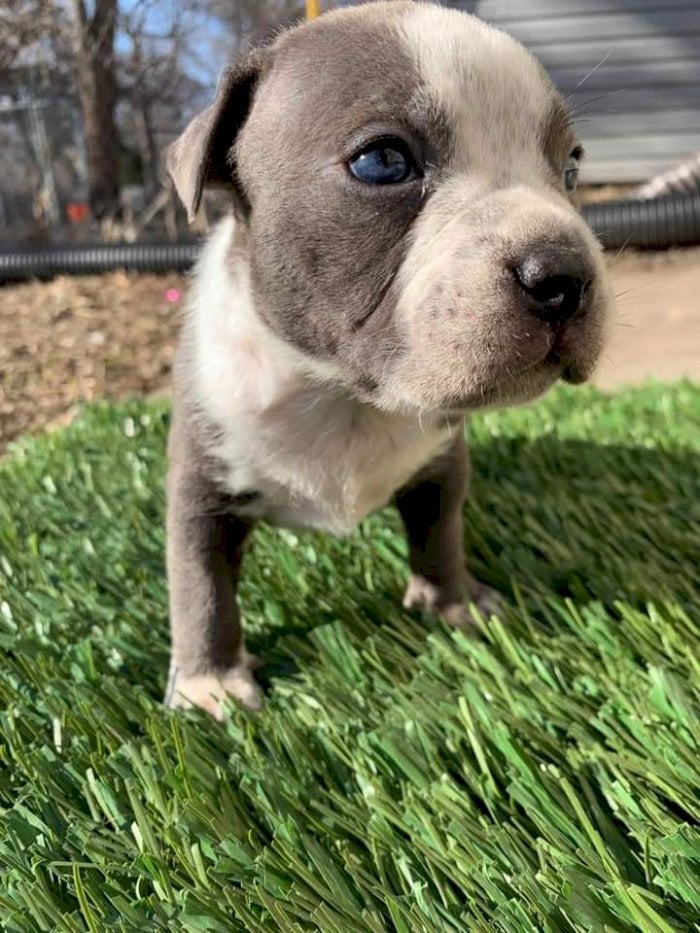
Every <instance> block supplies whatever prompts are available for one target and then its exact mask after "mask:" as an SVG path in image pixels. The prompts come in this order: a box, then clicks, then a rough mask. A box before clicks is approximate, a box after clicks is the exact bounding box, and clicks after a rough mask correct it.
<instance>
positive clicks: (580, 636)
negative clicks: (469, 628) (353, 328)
mask: <svg viewBox="0 0 700 933" xmlns="http://www.w3.org/2000/svg"><path fill="white" fill-rule="evenodd" d="M166 426H167V412H166V410H165V408H164V407H162V406H160V407H159V406H158V405H147V404H143V403H136V402H134V403H131V404H126V405H123V406H120V407H116V408H115V407H110V406H107V405H97V406H95V407H93V408H91V409H89V410H87V411H86V412H85V414H84V416H83V417H82V418H81V420H79V421H78V422H77V423H75V424H74V425H72V426H71V427H70V428H68V429H67V430H65V431H63V432H60V433H56V434H52V435H49V436H45V437H42V438H39V439H38V440H36V441H30V442H26V443H24V444H22V445H18V446H16V447H15V449H14V451H13V453H12V455H11V457H10V458H9V459H7V460H6V461H5V462H4V463H2V464H0V639H1V642H0V647H1V648H2V652H3V655H2V660H1V661H0V707H1V710H2V711H1V713H0V716H1V725H0V808H1V809H0V918H2V924H3V928H4V929H6V930H9V931H17V933H27V931H33V930H52V931H53V930H56V931H83V930H89V931H99V933H101V931H104V930H108V929H109V930H112V929H114V930H139V931H144V930H168V931H171V930H175V931H177V930H195V931H197V930H211V931H221V933H224V931H230V930H251V931H260V930H271V931H274V930H279V931H283V933H288V931H294V930H304V931H306V930H320V931H324V933H365V931H367V933H369V931H376V933H380V931H398V933H414V931H425V933H437V931H443V930H444V931H467V933H473V931H484V933H487V931H488V933H491V931H508V933H542V931H584V930H586V931H636V930H642V931H649V933H657V931H658V933H666V931H676V930H677V931H691V930H700V716H699V713H700V610H699V600H698V595H699V594H698V558H699V556H700V388H693V387H692V386H690V385H688V384H682V385H679V386H676V387H673V388H662V387H658V386H656V387H654V386H649V387H647V388H644V389H642V390H640V391H637V392H629V393H625V394H621V395H619V396H617V397H615V398H612V399H609V398H605V397H603V396H601V395H599V394H597V393H596V392H594V391H593V390H590V389H578V390H575V391H564V390H562V391H560V392H558V393H556V394H554V395H552V396H550V397H549V398H548V399H546V400H545V401H544V402H542V403H540V404H538V405H537V406H534V407H532V408H529V409H521V410H515V411H510V412H505V413H503V412H501V413H494V414H487V415H485V416H482V417H479V418H478V419H475V421H474V423H473V425H472V427H471V429H470V434H471V438H472V452H473V462H474V480H473V498H472V499H471V501H470V503H469V505H468V507H467V511H466V515H467V536H468V544H469V547H470V549H471V550H472V551H473V552H474V555H475V556H474V559H473V562H472V566H473V568H474V569H475V570H476V572H477V573H478V574H479V575H480V576H481V577H482V578H483V579H485V580H486V581H487V582H490V583H491V584H492V585H494V586H496V587H497V588H498V589H500V590H501V591H502V592H503V593H504V594H505V597H506V609H505V612H504V616H503V619H502V620H501V621H492V622H491V623H489V624H485V625H484V626H482V627H481V637H479V638H474V639H469V638H466V637H464V636H463V635H461V634H458V633H453V632H449V631H447V630H446V629H445V628H443V627H442V626H441V625H440V623H438V622H437V621H435V620H434V619H431V618H421V617H420V616H419V615H418V614H412V613H407V612H405V611H403V610H401V608H400V596H401V591H402V587H403V585H404V582H405V574H406V570H405V545H404V543H403V540H402V538H401V535H400V534H399V528H398V521H397V518H396V516H395V515H394V514H393V513H392V512H391V511H387V512H386V513H384V514H382V515H381V516H378V517H376V518H374V519H372V520H370V521H368V522H366V523H365V524H364V525H363V527H362V528H361V529H360V530H359V531H358V532H357V533H356V534H355V535H353V536H352V537H350V538H348V539H346V540H342V541H338V540H333V539H330V538H327V537H324V536H321V535H316V534H309V535H298V536H297V535H293V534H290V533H288V532H286V533H285V532H271V531H267V530H263V531H260V532H259V533H258V535H257V537H256V540H255V544H254V548H253V551H252V553H251V555H250V557H249V559H248V563H247V566H246V569H245V581H244V585H243V591H242V602H243V606H244V611H245V616H246V619H247V626H248V632H249V642H250V646H251V648H252V649H253V650H255V651H257V652H259V653H262V654H263V656H264V657H265V658H266V661H267V663H266V666H265V668H264V669H263V671H262V679H263V680H264V682H265V683H266V684H268V685H269V686H270V693H269V696H268V699H267V704H266V707H265V710H264V711H263V712H262V713H261V714H259V715H257V716H250V715H247V714H246V713H244V712H243V711H240V710H234V711H233V713H232V717H231V719H230V721H229V722H227V723H226V724H225V725H224V726H221V725H218V724H216V723H215V722H213V721H211V720H209V719H208V718H207V717H206V716H205V715H204V714H200V713H198V712H192V713H188V714H179V715H173V714H169V713H167V712H166V711H164V710H163V709H162V707H161V705H160V699H161V696H162V693H163V689H164V680H165V675H166V669H167V652H168V649H167V613H166V588H165V580H164V575H163V568H162V562H163V532H162V513H163V470H164V463H163V444H164V438H165V433H166Z"/></svg>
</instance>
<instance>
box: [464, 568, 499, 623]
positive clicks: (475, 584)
mask: <svg viewBox="0 0 700 933" xmlns="http://www.w3.org/2000/svg"><path fill="white" fill-rule="evenodd" d="M468 592H469V601H470V602H472V603H473V604H474V605H475V606H476V608H477V609H478V610H479V614H480V615H481V616H482V617H483V618H484V619H488V618H490V617H491V616H498V615H501V613H502V612H503V596H502V595H501V594H500V593H499V592H498V590H493V589H491V587H490V586H486V584H485V583H480V582H479V581H478V580H475V579H474V578H473V577H471V578H470V580H469V585H468ZM470 617H471V616H470Z"/></svg>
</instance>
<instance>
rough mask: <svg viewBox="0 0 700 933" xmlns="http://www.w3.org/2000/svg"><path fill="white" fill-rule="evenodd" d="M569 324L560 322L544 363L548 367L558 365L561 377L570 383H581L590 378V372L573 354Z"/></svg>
mask: <svg viewBox="0 0 700 933" xmlns="http://www.w3.org/2000/svg"><path fill="white" fill-rule="evenodd" d="M568 334H569V325H568V324H560V325H559V326H558V327H557V329H556V330H555V332H554V341H553V343H552V346H551V347H550V349H549V351H548V352H547V355H546V356H545V358H544V360H543V363H544V365H546V366H547V367H556V368H558V369H559V370H560V378H561V379H563V380H564V382H568V383H569V384H570V385H580V384H581V383H582V382H585V381H586V379H587V378H588V373H587V372H586V371H585V370H584V369H583V368H582V366H581V365H580V363H578V362H577V360H576V359H575V357H572V355H571V347H570V346H569V345H568V343H569V341H567V337H568Z"/></svg>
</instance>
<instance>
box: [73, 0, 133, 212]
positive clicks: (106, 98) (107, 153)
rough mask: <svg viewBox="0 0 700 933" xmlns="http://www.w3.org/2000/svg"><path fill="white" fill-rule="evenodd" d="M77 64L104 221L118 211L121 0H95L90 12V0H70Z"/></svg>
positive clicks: (95, 195) (95, 193) (92, 179)
mask: <svg viewBox="0 0 700 933" xmlns="http://www.w3.org/2000/svg"><path fill="white" fill-rule="evenodd" d="M70 4H71V10H72V14H73V35H74V51H75V65H76V86H77V90H78V99H79V101H80V109H81V111H82V116H83V132H84V138H85V152H86V156H87V166H88V178H89V194H88V199H89V203H90V210H91V212H92V215H93V217H94V218H95V219H96V220H99V221H109V220H110V219H113V218H115V217H118V216H119V214H120V210H121V205H120V201H119V163H118V151H119V136H118V133H117V127H116V123H115V118H114V109H115V105H116V101H117V84H116V80H115V66H114V35H115V31H116V25H117V0H94V8H93V10H92V13H91V14H89V13H88V11H87V9H86V6H85V0H70Z"/></svg>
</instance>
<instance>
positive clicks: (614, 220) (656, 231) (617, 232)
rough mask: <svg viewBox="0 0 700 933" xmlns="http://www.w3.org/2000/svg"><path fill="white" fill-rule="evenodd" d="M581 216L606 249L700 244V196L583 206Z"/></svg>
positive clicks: (607, 202) (669, 196)
mask: <svg viewBox="0 0 700 933" xmlns="http://www.w3.org/2000/svg"><path fill="white" fill-rule="evenodd" d="M581 213H582V214H583V216H584V217H585V219H586V221H587V223H588V224H589V225H590V227H591V228H592V229H593V231H594V232H595V234H596V235H597V237H598V239H599V240H600V241H601V242H602V244H603V246H605V248H606V249H617V248H619V247H620V246H636V247H639V248H641V249H652V248H653V249H661V248H663V247H666V246H692V245H693V244H695V243H700V193H698V194H690V195H689V194H680V195H679V194H673V195H665V196H664V197H660V198H654V199H653V200H644V201H643V200H634V199H629V200H626V201H601V202H599V203H597V204H584V206H583V208H582V211H581Z"/></svg>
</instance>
